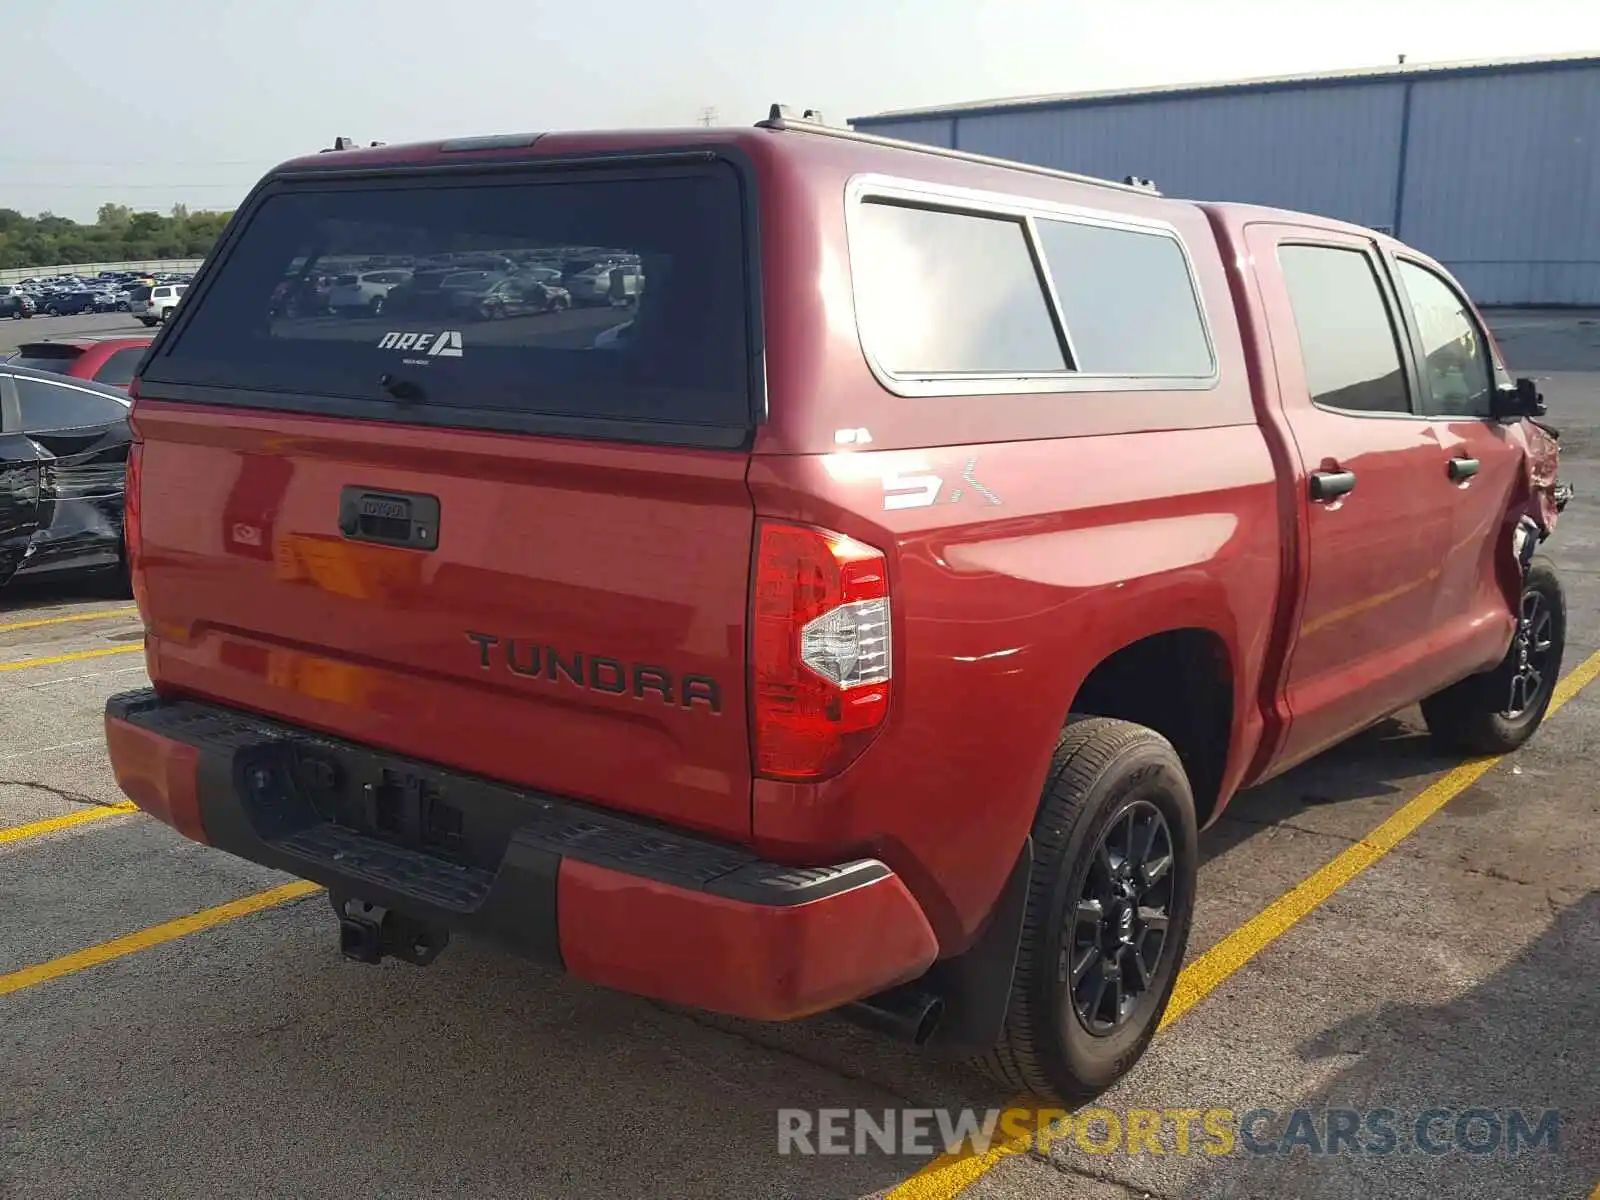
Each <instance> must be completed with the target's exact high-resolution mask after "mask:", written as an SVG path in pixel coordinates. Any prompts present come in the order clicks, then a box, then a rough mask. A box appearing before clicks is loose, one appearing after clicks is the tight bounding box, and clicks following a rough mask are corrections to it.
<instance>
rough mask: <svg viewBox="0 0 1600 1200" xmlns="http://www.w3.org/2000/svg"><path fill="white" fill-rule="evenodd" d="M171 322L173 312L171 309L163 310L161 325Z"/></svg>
mask: <svg viewBox="0 0 1600 1200" xmlns="http://www.w3.org/2000/svg"><path fill="white" fill-rule="evenodd" d="M170 320H172V310H171V309H170V308H163V309H162V310H161V323H162V324H163V325H165V324H166V323H167V322H168V321H170Z"/></svg>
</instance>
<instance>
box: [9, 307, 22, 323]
mask: <svg viewBox="0 0 1600 1200" xmlns="http://www.w3.org/2000/svg"><path fill="white" fill-rule="evenodd" d="M11 319H12V320H13V321H20V320H22V310H21V309H20V308H14V309H12V310H11Z"/></svg>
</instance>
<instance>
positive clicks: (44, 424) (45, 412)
mask: <svg viewBox="0 0 1600 1200" xmlns="http://www.w3.org/2000/svg"><path fill="white" fill-rule="evenodd" d="M14 382H15V383H16V385H17V402H18V407H20V408H21V410H22V431H23V432H24V433H44V432H47V431H50V430H54V429H79V428H83V427H86V426H93V425H108V424H110V423H111V422H113V421H117V420H121V419H122V418H124V417H126V416H127V415H128V409H127V407H126V406H125V405H122V404H118V403H117V402H116V401H115V400H113V399H111V397H109V396H100V395H97V394H95V393H94V392H85V391H80V390H79V389H78V388H73V387H64V386H62V385H61V384H57V383H46V382H44V381H43V380H41V379H20V378H19V379H16V380H14Z"/></svg>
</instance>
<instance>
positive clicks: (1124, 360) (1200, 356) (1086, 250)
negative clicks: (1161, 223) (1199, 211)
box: [1037, 220, 1212, 377]
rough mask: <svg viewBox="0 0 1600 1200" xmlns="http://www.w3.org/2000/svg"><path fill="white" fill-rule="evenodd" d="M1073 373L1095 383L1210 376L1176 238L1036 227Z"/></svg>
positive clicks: (1062, 224) (1049, 224) (1067, 225)
mask: <svg viewBox="0 0 1600 1200" xmlns="http://www.w3.org/2000/svg"><path fill="white" fill-rule="evenodd" d="M1037 228H1038V230H1039V243H1040V245H1041V247H1042V248H1043V250H1044V257H1045V261H1046V262H1047V263H1048V264H1049V265H1050V276H1051V279H1052V280H1053V282H1054V283H1055V286H1056V296H1057V298H1059V300H1060V301H1061V315H1062V317H1063V319H1064V320H1065V321H1066V324H1067V335H1068V336H1069V337H1070V338H1071V339H1072V352H1073V354H1074V356H1075V357H1076V358H1077V363H1076V366H1077V369H1078V370H1080V371H1083V372H1086V373H1088V374H1093V375H1172V376H1188V377H1194V376H1206V375H1210V374H1211V367H1212V363H1211V346H1210V344H1209V343H1208V342H1207V341H1206V330H1205V324H1204V322H1203V321H1202V320H1201V317H1200V304H1199V302H1198V301H1197V300H1196V299H1195V294H1194V283H1193V281H1192V280H1191V279H1190V276H1189V264H1188V263H1187V262H1186V261H1185V260H1184V257H1183V250H1182V249H1181V248H1180V247H1179V245H1178V241H1177V239H1176V238H1173V237H1170V236H1168V235H1167V234H1162V233H1146V232H1143V231H1140V230H1133V229H1117V228H1113V227H1110V226H1104V225H1087V224H1082V223H1079V222H1075V221H1048V220H1041V221H1039V222H1037Z"/></svg>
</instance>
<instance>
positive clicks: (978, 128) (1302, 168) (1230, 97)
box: [857, 67, 1600, 305]
mask: <svg viewBox="0 0 1600 1200" xmlns="http://www.w3.org/2000/svg"><path fill="white" fill-rule="evenodd" d="M1408 93H1409V97H1408ZM1408 109H1409V115H1408ZM857 127H858V128H860V129H862V130H863V131H864V132H869V133H876V134H883V135H887V136H889V137H899V138H905V139H906V140H908V141H916V142H923V143H926V144H930V145H940V146H953V147H954V148H956V149H960V150H971V151H975V152H977V153H980V154H992V155H997V156H999V157H1002V158H1012V159H1019V160H1021V161H1024V162H1035V163H1040V164H1042V165H1045V166H1050V167H1057V168H1061V169H1064V170H1071V171H1081V172H1085V173H1088V174H1091V175H1099V176H1103V177H1107V178H1113V179H1121V178H1123V177H1124V176H1127V175H1139V176H1144V177H1147V178H1150V179H1153V180H1155V183H1156V186H1157V187H1159V188H1160V189H1161V190H1162V191H1163V192H1165V193H1166V194H1167V195H1171V196H1189V197H1194V198H1196V199H1205V200H1241V201H1247V202H1250V203H1256V204H1270V205H1275V206H1278V207H1283V208H1294V209H1301V210H1305V211H1309V212H1318V213H1323V214H1326V215H1328V216H1332V217H1338V218H1340V219H1342V220H1346V221H1354V222H1356V223H1358V224H1361V225H1371V226H1378V227H1385V228H1392V229H1395V230H1396V232H1397V233H1398V235H1399V236H1400V237H1402V238H1403V239H1405V240H1406V241H1408V242H1410V243H1412V244H1413V245H1415V246H1417V247H1419V248H1420V249H1422V250H1424V251H1426V252H1427V253H1429V254H1431V255H1433V256H1434V257H1436V258H1438V259H1439V260H1440V261H1441V262H1443V263H1445V264H1446V265H1447V266H1449V267H1450V268H1451V270H1453V271H1455V272H1456V273H1457V274H1458V275H1459V276H1460V277H1461V279H1462V281H1463V282H1464V283H1465V284H1466V285H1467V287H1468V289H1469V290H1470V291H1471V292H1472V294H1473V295H1474V297H1475V298H1476V299H1477V300H1478V301H1479V302H1480V303H1483V304H1584V305H1600V68H1594V67H1590V68H1582V69H1571V68H1569V69H1551V70H1536V71H1520V72H1515V73H1505V74H1474V75H1460V76H1451V75H1448V74H1444V75H1440V76H1436V77H1428V78H1421V79H1411V80H1405V79H1379V80H1375V81H1372V82H1363V83H1345V84H1341V85H1338V86H1327V85H1323V86H1316V85H1310V86H1304V85H1302V86H1299V87H1292V88H1291V87H1284V88H1241V89H1240V90H1238V91H1222V92H1217V93H1212V94H1209V95H1200V96H1185V97H1174V98H1170V99H1137V100H1134V99H1130V100H1125V101H1119V100H1114V99H1113V100H1096V101H1094V102H1092V103H1084V104H1081V105H1071V104H1068V105H1064V106H1062V107H1059V108H1023V109H1017V110H1014V111H999V112H995V111H989V112H983V113H969V114H966V115H962V114H959V113H953V114H952V115H949V116H945V115H940V116H937V117H927V116H923V117H916V118H910V119H905V120H890V119H873V120H863V121H859V122H857Z"/></svg>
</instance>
